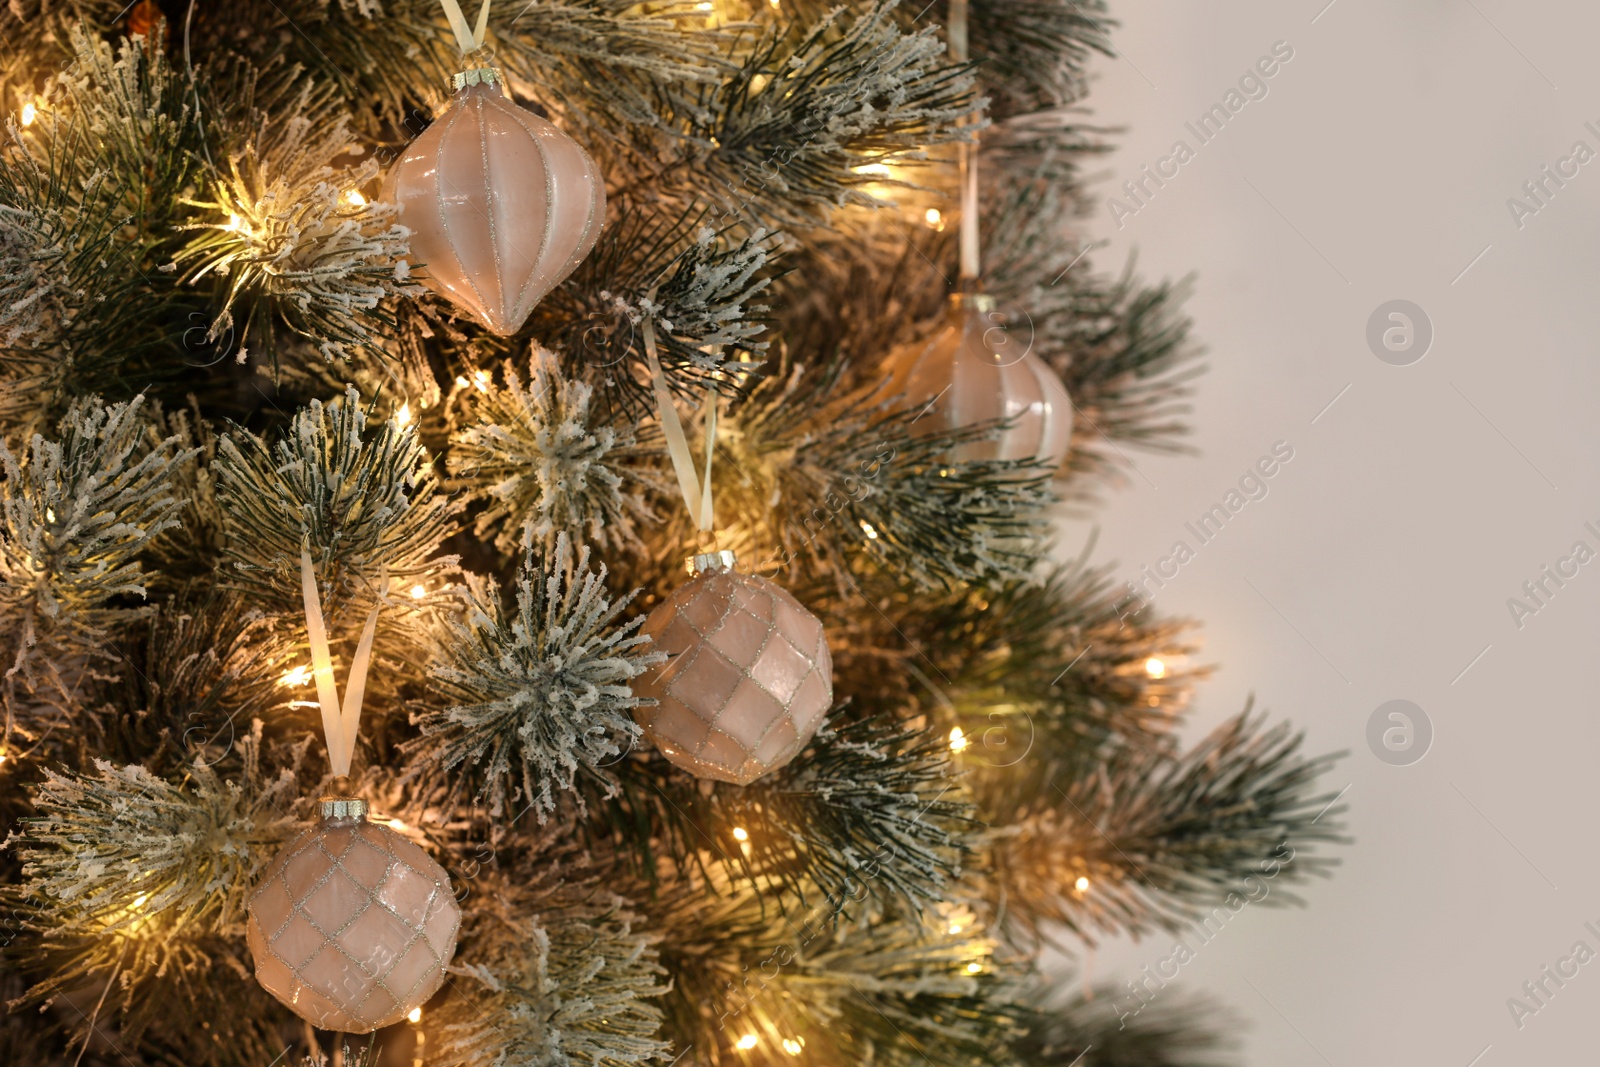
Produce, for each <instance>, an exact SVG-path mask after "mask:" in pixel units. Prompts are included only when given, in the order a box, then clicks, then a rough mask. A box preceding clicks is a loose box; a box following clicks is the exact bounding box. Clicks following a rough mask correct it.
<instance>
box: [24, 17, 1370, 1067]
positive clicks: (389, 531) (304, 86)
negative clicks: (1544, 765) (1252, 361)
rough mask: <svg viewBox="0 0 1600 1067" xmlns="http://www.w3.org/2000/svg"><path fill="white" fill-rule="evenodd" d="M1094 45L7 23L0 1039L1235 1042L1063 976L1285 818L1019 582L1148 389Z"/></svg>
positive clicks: (1172, 323)
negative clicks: (1107, 266)
mask: <svg viewBox="0 0 1600 1067" xmlns="http://www.w3.org/2000/svg"><path fill="white" fill-rule="evenodd" d="M462 6H465V7H466V8H467V10H462V9H461V7H462ZM1112 27H1113V23H1112V21H1111V19H1110V16H1109V14H1108V12H1107V11H1106V10H1105V8H1104V5H1103V4H1102V3H1099V2H1098V0H971V3H970V10H969V8H968V0H934V2H931V3H928V4H922V3H904V4H895V3H880V2H869V0H844V2H842V3H832V2H830V3H827V4H824V3H820V2H817V0H711V2H701V3H692V2H677V0H663V2H654V0H651V2H644V3H636V2H631V0H533V2H517V3H511V2H502V3H501V4H499V5H495V6H493V7H491V5H489V4H487V3H485V4H484V5H483V7H482V9H481V10H480V9H478V6H477V4H476V3H469V4H466V5H461V6H458V5H457V4H456V3H454V2H445V3H440V2H439V0H337V2H333V0H230V2H228V3H217V2H211V3H205V2H199V0H193V2H187V3H186V2H184V0H163V2H161V3H155V2H152V0H142V2H139V3H136V4H132V5H126V4H124V3H122V2H121V0H11V3H10V4H8V5H7V6H6V7H5V8H4V9H3V10H0V41H3V43H0V105H3V106H0V110H3V111H4V113H5V114H6V115H7V124H6V128H5V131H4V143H3V146H0V460H3V462H4V479H3V481H0V504H3V517H0V523H3V528H0V644H3V655H4V668H5V674H4V684H3V688H0V693H3V699H4V705H5V707H4V712H5V734H4V738H3V746H4V747H3V749H0V817H3V819H4V823H5V828H6V831H7V835H8V836H7V840H6V847H5V849H4V851H3V852H0V874H3V877H0V882H3V894H4V900H3V909H4V911H3V919H4V933H3V936H0V941H3V943H4V948H3V956H0V995H3V997H4V999H5V1001H6V1003H7V1006H8V1011H7V1012H6V1013H5V1014H4V1015H3V1016H0V1053H3V1059H4V1062H6V1063H30V1064H39V1065H45V1064H68V1063H75V1064H86V1065H87V1064H95V1065H111V1064H119V1065H127V1067H142V1065H146V1064H149V1065H156V1064H163V1065H165V1064H185V1065H191V1064H215V1065H235V1064H238V1065H246V1064H248V1065H253V1067H268V1065H274V1064H290V1063H293V1064H299V1063H304V1062H313V1063H322V1062H325V1061H326V1060H327V1059H328V1058H329V1057H332V1058H334V1059H335V1060H339V1061H342V1062H344V1063H347V1064H354V1063H356V1062H367V1063H373V1064H380V1063H381V1064H424V1063H426V1064H467V1065H474V1067H490V1065H497V1067H499V1065H503V1067H523V1065H526V1067H531V1065H540V1067H543V1065H573V1067H623V1065H632V1064H649V1063H657V1064H662V1065H667V1064H673V1063H681V1064H684V1065H686V1067H687V1065H690V1064H705V1065H712V1067H735V1065H745V1064H796V1065H799V1067H804V1065H808V1064H815V1065H826V1067H834V1065H840V1064H850V1063H873V1064H882V1065H891V1067H895V1065H905V1067H916V1065H920V1064H937V1065H940V1067H944V1065H947V1064H948V1065H959V1067H966V1065H971V1067H977V1065H980V1064H991V1063H1014V1064H1018V1065H1025V1067H1069V1065H1074V1064H1079V1063H1083V1064H1096V1065H1103V1067H1104V1065H1114V1064H1130V1065H1131V1064H1140V1065H1144V1067H1156V1065H1163V1064H1172V1065H1178V1064H1184V1065H1198V1064H1210V1063H1216V1062H1226V1061H1227V1046H1228V1040H1227V1038H1228V1035H1227V1032H1226V1030H1227V1024H1226V1023H1225V1022H1220V1021H1218V1020H1219V1019H1221V1018H1223V1016H1221V1015H1219V1014H1218V1013H1217V1011H1216V1009H1215V1007H1214V1006H1211V1005H1206V1004H1203V1003H1200V1002H1195V1001H1190V1000H1184V999H1181V998H1178V997H1176V996H1175V995H1172V996H1164V997H1162V998H1160V999H1153V998H1149V997H1145V996H1141V995H1140V994H1139V992H1138V988H1137V987H1136V985H1133V984H1129V983H1126V982H1122V983H1117V982H1108V983H1106V984H1104V985H1102V986H1100V987H1094V986H1093V985H1092V984H1090V983H1086V982H1084V981H1083V980H1081V976H1080V975H1079V973H1078V971H1077V970H1076V968H1075V964H1074V961H1075V960H1077V959H1078V958H1079V956H1080V954H1081V952H1082V950H1083V947H1084V946H1085V945H1092V944H1093V943H1094V942H1095V940H1096V939H1098V938H1102V937H1106V936H1111V935H1119V934H1129V935H1133V936H1142V935H1156V934H1164V933H1165V932H1169V931H1176V930H1180V929H1182V928H1183V927H1185V926H1186V925H1187V924H1190V923H1193V922H1196V921H1198V920H1199V919H1200V918H1201V917H1202V916H1205V915H1208V914H1211V913H1212V912H1213V911H1214V910H1215V909H1218V908H1228V907H1232V906H1234V904H1233V902H1236V901H1238V900H1239V899H1241V897H1243V896H1245V895H1247V894H1249V892H1250V890H1249V885H1250V882H1251V880H1252V879H1260V878H1262V877H1270V878H1273V879H1275V882H1274V888H1275V889H1276V890H1277V891H1275V892H1273V893H1272V894H1271V897H1270V900H1271V901H1273V902H1282V901H1285V900H1292V899H1293V895H1292V893H1290V892H1287V891H1284V890H1283V889H1281V888H1279V887H1286V886H1291V885H1292V884H1294V883H1297V882H1299V881H1302V880H1304V879H1305V878H1307V877H1309V876H1312V875H1316V874H1323V873H1326V870H1327V867H1328V866H1329V865H1330V864H1331V863H1332V862H1333V857H1331V856H1330V855H1329V853H1328V846H1330V845H1333V844H1336V843H1337V842H1339V841H1340V839H1341V837H1340V834H1341V831H1340V824H1339V820H1338V817H1339V810H1340V809H1339V808H1338V807H1337V806H1332V807H1330V801H1331V800H1332V799H1333V798H1332V796H1331V794H1330V793H1329V792H1328V791H1326V790H1325V789H1324V788H1323V787H1321V786H1319V785H1318V777H1319V775H1321V774H1322V773H1323V772H1324V771H1325V770H1326V768H1327V765H1328V759H1327V758H1326V757H1315V758H1311V757H1306V756H1304V755H1302V754H1301V753H1300V747H1299V746H1300V741H1299V737H1298V735H1296V734H1295V733H1294V732H1293V731H1292V730H1291V729H1290V728H1289V727H1288V726H1287V725H1284V724H1281V723H1277V724H1275V723H1273V722H1271V721H1270V720H1269V719H1268V717H1266V716H1264V715H1261V714H1258V713H1255V712H1252V711H1251V710H1250V709H1248V708H1247V709H1245V710H1244V711H1243V712H1242V713H1241V714H1239V715H1238V716H1237V717H1236V718H1234V719H1232V720H1230V721H1229V722H1228V723H1227V724H1226V725H1225V726H1224V727H1222V728H1221V729H1219V730H1218V731H1216V732H1215V733H1213V734H1211V735H1210V736H1208V737H1205V738H1203V739H1201V740H1199V741H1198V742H1197V743H1192V744H1185V743H1184V742H1183V741H1182V740H1181V739H1180V738H1179V729H1180V727H1181V725H1182V720H1183V712H1184V709H1185V705H1186V701H1187V694H1188V692H1189V691H1190V689H1191V687H1192V685H1193V684H1194V682H1195V681H1196V680H1197V679H1198V678H1199V677H1201V676H1202V675H1203V674H1204V671H1205V668H1204V665H1203V663H1202V662H1201V661H1200V660H1199V658H1198V657H1199V649H1198V647H1197V645H1196V634H1195V631H1194V629H1193V628H1192V626H1191V625H1190V624H1188V623H1187V622H1184V621H1182V620H1175V619H1167V618H1163V617H1160V616H1159V615H1158V614H1157V613H1156V612H1155V611H1154V610H1153V608H1151V607H1150V606H1149V605H1148V604H1147V603H1146V598H1145V597H1144V596H1143V595H1142V594H1141V591H1140V589H1139V588H1138V587H1137V586H1131V585H1122V586H1119V585H1118V584H1116V583H1115V582H1114V580H1113V578H1112V572H1111V570H1110V569H1109V567H1108V566H1107V565H1105V564H1104V563H1099V562H1092V561H1090V560H1089V559H1088V558H1086V557H1085V558H1078V559H1071V560H1067V561H1061V560H1058V559H1056V558H1055V557H1056V553H1054V551H1053V549H1054V547H1055V545H1054V540H1053V535H1052V528H1053V524H1054V523H1055V522H1057V521H1058V520H1059V519H1060V518H1061V517H1062V516H1064V515H1077V514H1084V513H1087V512H1089V511H1090V509H1092V507H1093V506H1094V504H1095V501H1096V500H1097V498H1099V496H1100V495H1101V494H1102V493H1104V492H1105V491H1106V490H1107V489H1108V488H1110V487H1113V486H1114V485H1115V483H1116V481H1117V479H1118V478H1119V477H1120V476H1121V475H1122V474H1123V472H1124V471H1125V470H1126V467H1127V456H1128V454H1129V452H1130V451H1132V450H1137V449H1146V450H1157V451H1165V452H1173V451H1180V450H1181V449H1182V448H1183V435H1184V432H1185V418H1186V417H1187V406H1186V398H1187V397H1188V395H1189V389H1190V386H1191V382H1192V379H1193V376H1194V375H1195V374H1196V373H1197V372H1198V370H1199V364H1198V362H1197V356H1198V347H1197V345H1196V344H1195V343H1194V341H1193V340H1192V339H1191V337H1190V332H1189V323H1188V321H1187V320H1186V318H1185V317H1184V315H1183V312H1182V310H1181V303H1182V298H1183V291H1182V286H1179V285H1171V284H1158V285H1147V284H1145V283H1143V282H1141V281H1140V280H1138V279H1137V278H1136V277H1134V275H1133V274H1132V273H1131V272H1130V271H1128V270H1117V271H1113V272H1111V273H1109V274H1108V273H1104V272H1100V271H1097V270H1096V269H1095V267H1094V264H1093V262H1092V260H1091V258H1090V257H1089V255H1088V252H1089V247H1088V245H1087V244H1086V243H1085V241H1084V239H1083V237H1082V235H1081V229H1082V227H1081V225H1080V222H1079V220H1081V218H1082V216H1083V213H1084V210H1085V208H1086V206H1087V202H1088V198H1087V194H1086V193H1085V190H1084V187H1083V182H1084V180H1085V176H1084V173H1083V171H1084V168H1085V167H1087V166H1090V165H1092V163H1093V160H1094V158H1095V156H1096V154H1097V153H1099V152H1102V151H1103V150H1104V149H1105V147H1106V144H1107V140H1106V137H1107V134H1106V132H1105V131H1103V130H1100V129H1097V128H1095V127H1094V126H1092V125H1090V124H1089V123H1088V120H1087V116H1086V113H1085V112H1084V110H1083V108H1082V100H1083V98H1084V96H1085V91H1086V74H1085V70H1086V65H1087V64H1088V63H1089V61H1090V60H1091V59H1092V57H1094V56H1095V55H1096V54H1101V53H1105V54H1109V53H1110V52H1111V44H1110V37H1109V34H1110V33H1111V30H1112ZM941 375H942V376H943V377H942V378H941ZM941 382H943V384H942V385H941V384H940V383H941ZM1069 398H1070V399H1069ZM728 553H731V556H730V555H727V554H728ZM690 558H693V559H695V560H696V563H695V566H694V568H693V574H692V575H691V574H690V573H687V572H686V571H685V560H686V559H690ZM322 797H335V798H344V799H336V800H328V801H326V802H323V801H320V800H319V798H322ZM319 820H320V821H319ZM330 842H333V843H330ZM362 842H365V843H364V844H363V843H362ZM358 848H359V849H364V850H366V851H364V852H361V853H360V855H358ZM318 857H320V859H318ZM312 860H316V861H317V862H319V863H321V864H322V866H321V867H319V868H316V869H315V870H313V871H311V873H310V874H309V875H307V874H306V871H305V870H303V869H302V868H306V865H307V864H309V863H311V861H312ZM368 863H370V864H371V871H372V872H373V873H372V877H371V879H370V880H368V879H367V876H366V875H364V874H363V873H362V871H363V870H366V869H367V868H366V867H363V866H362V865H363V864H368ZM302 891H303V899H302V896H297V895H296V894H302ZM319 894H320V895H319ZM341 894H342V895H341ZM340 909H346V910H343V911H341V910H340ZM329 916H333V917H332V918H329ZM308 924H309V925H308ZM308 931H309V932H308ZM308 938H309V940H307V939H308ZM396 939H398V940H396ZM406 968H411V970H407V971H406V974H405V975H404V976H402V974H401V972H402V970H405V969H406ZM330 976H331V977H330ZM1147 1000H1148V1001H1149V1002H1148V1003H1146V1001H1147ZM1135 1009H1137V1010H1135ZM319 1023H320V1024H323V1025H321V1026H319V1025H316V1024H319ZM341 1032H342V1034H341ZM353 1035H359V1036H353Z"/></svg>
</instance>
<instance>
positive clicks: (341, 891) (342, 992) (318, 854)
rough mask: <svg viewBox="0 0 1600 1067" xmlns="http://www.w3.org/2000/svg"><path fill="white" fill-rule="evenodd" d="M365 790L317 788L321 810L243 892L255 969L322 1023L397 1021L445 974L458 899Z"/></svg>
mask: <svg viewBox="0 0 1600 1067" xmlns="http://www.w3.org/2000/svg"><path fill="white" fill-rule="evenodd" d="M366 814H367V806H366V803H365V802H364V801H361V800H357V799H354V798H348V797H325V798H323V800H322V821H321V822H320V823H318V824H317V825H316V826H314V827H312V828H311V829H309V830H307V831H306V832H304V833H302V834H301V835H300V836H299V837H297V838H295V840H293V841H292V842H290V843H289V844H288V845H287V846H286V847H285V848H284V849H283V851H281V852H279V853H278V854H277V855H276V856H275V857H273V860H272V862H271V863H270V864H268V866H267V870H266V873H265V874H264V875H263V876H262V878H261V883H260V884H259V885H257V886H256V891H255V893H254V894H253V895H252V896H251V898H250V922H249V928H248V935H249V940H250V952H251V954H252V955H253V956H254V957H255V961H256V980H257V981H259V982H260V983H261V984H262V986H263V987H265V989H266V990H267V992H269V993H271V994H272V995H273V996H275V997H277V998H278V999H279V1000H281V1001H282V1002H283V1003H284V1004H285V1005H287V1006H288V1008H289V1009H290V1010H291V1011H293V1012H294V1013H295V1014H296V1015H298V1016H300V1017H301V1018H302V1019H305V1020H306V1021H307V1022H310V1023H311V1024H312V1025H314V1026H318V1027H321V1028H322V1029H324V1030H337V1031H340V1032H343V1033H348V1034H365V1033H370V1032H371V1031H373V1030H376V1029H378V1028H379V1027H382V1026H388V1025H390V1024H391V1023H396V1022H399V1021H400V1020H401V1019H403V1018H404V1017H405V1016H406V1013H407V1012H409V1011H410V1010H411V1009H412V1008H415V1007H418V1006H420V1005H421V1004H423V1003H424V1002H425V1001H426V1000H427V999H428V998H429V997H431V996H433V994H434V993H435V992H437V991H438V989H439V986H440V985H441V984H442V983H443V982H444V976H445V971H444V969H445V967H446V965H448V964H449V962H450V959H451V957H452V956H454V955H455V951H456V933H457V932H458V931H459V929H460V927H461V909H460V908H459V907H457V905H456V900H455V895H454V894H453V893H452V892H451V889H450V876H449V875H447V874H446V873H445V872H444V868H442V867H440V866H439V865H438V864H437V863H435V862H434V861H433V859H432V857H430V856H429V855H428V854H427V853H426V852H424V851H423V850H422V849H421V848H419V847H418V846H417V845H415V844H413V843H412V842H410V841H408V840H406V839H405V838H404V837H402V836H400V835H399V834H397V833H395V832H394V831H393V830H391V829H389V828H388V827H387V826H383V825H380V824H378V823H373V822H368V821H367V817H366Z"/></svg>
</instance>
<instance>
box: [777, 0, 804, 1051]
mask: <svg viewBox="0 0 1600 1067" xmlns="http://www.w3.org/2000/svg"><path fill="white" fill-rule="evenodd" d="M772 6H773V7H777V6H778V0H772ZM805 1047H806V1043H805V1042H804V1041H796V1040H793V1039H791V1038H787V1037H786V1038H784V1039H783V1051H785V1052H787V1053H788V1054H789V1055H791V1056H798V1055H800V1050H801V1049H803V1048H805Z"/></svg>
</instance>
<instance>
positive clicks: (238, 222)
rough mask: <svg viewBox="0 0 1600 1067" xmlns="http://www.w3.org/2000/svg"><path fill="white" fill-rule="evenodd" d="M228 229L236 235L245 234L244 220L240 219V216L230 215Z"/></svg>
mask: <svg viewBox="0 0 1600 1067" xmlns="http://www.w3.org/2000/svg"><path fill="white" fill-rule="evenodd" d="M228 229H230V230H232V231H233V232H235V233H243V232H244V219H242V218H240V217H239V216H238V215H229V216H228Z"/></svg>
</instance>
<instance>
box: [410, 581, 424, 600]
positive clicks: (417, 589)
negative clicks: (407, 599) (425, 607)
mask: <svg viewBox="0 0 1600 1067" xmlns="http://www.w3.org/2000/svg"><path fill="white" fill-rule="evenodd" d="M427 595H428V591H427V590H426V589H424V588H423V587H422V586H420V585H414V586H412V587H411V599H412V600H421V599H422V598H423V597H425V596H427Z"/></svg>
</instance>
